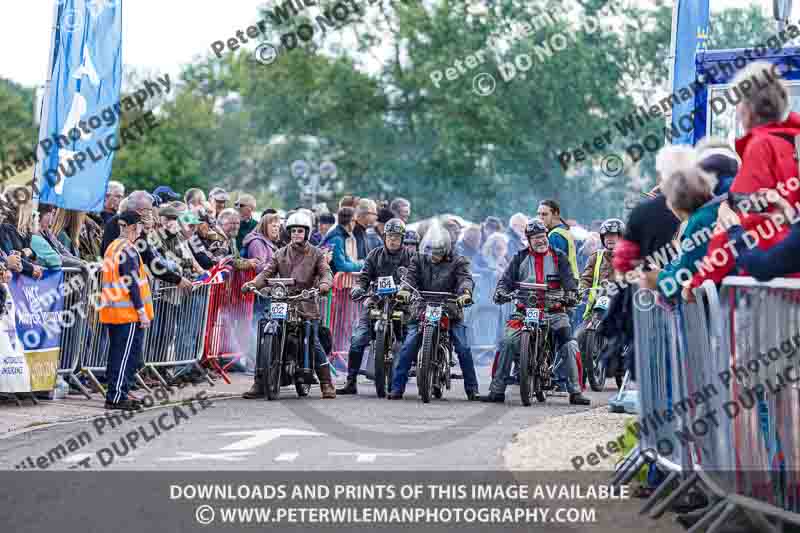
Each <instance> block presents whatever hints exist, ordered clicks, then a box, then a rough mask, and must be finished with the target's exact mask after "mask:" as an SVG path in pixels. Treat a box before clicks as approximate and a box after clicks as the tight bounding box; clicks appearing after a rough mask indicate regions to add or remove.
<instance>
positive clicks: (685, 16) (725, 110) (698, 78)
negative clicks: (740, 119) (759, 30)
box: [667, 0, 800, 145]
mask: <svg viewBox="0 0 800 533" xmlns="http://www.w3.org/2000/svg"><path fill="white" fill-rule="evenodd" d="M771 3H772V9H773V17H774V18H775V22H776V29H775V33H774V37H775V38H776V40H774V41H772V42H771V44H767V42H766V41H767V37H765V39H764V41H765V42H764V43H753V48H739V49H732V50H713V51H712V50H707V49H706V41H707V39H708V37H709V36H710V33H711V31H712V30H711V28H712V24H713V23H711V24H710V23H709V0H677V1H676V2H675V7H674V9H673V14H672V39H671V43H670V87H671V88H672V95H671V98H672V115H671V118H670V122H671V123H670V124H668V128H669V132H670V133H669V134H668V135H667V138H668V141H669V142H671V143H672V144H689V145H694V144H696V143H697V141H699V140H700V139H702V138H703V137H705V136H706V135H714V136H716V137H721V138H724V139H727V140H728V141H729V142H730V144H731V145H733V144H734V139H736V138H737V137H740V136H741V135H742V131H741V127H740V125H739V124H738V123H737V119H736V106H735V104H736V98H737V94H736V91H729V90H728V89H730V88H731V82H732V80H733V78H734V77H735V76H736V74H737V73H738V72H739V71H740V70H742V69H743V68H745V67H746V66H747V65H748V64H750V63H752V62H753V61H767V62H770V63H773V64H776V65H779V67H778V68H779V69H780V70H779V72H780V73H781V75H782V77H783V79H784V80H786V83H787V85H788V87H789V91H790V97H791V103H792V110H793V111H800V48H798V47H786V46H784V43H785V42H786V41H789V40H791V39H793V38H794V37H797V35H794V36H792V34H791V32H787V31H785V30H786V28H787V25H788V24H789V23H790V21H789V18H790V15H791V10H792V0H771ZM781 32H784V33H783V34H781ZM775 43H780V44H779V45H778V46H775Z"/></svg>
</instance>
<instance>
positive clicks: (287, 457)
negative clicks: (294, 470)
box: [273, 452, 300, 463]
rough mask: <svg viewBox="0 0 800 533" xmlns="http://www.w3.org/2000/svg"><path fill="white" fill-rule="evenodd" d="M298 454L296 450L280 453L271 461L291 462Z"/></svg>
mask: <svg viewBox="0 0 800 533" xmlns="http://www.w3.org/2000/svg"><path fill="white" fill-rule="evenodd" d="M299 455H300V454H299V453H297V452H291V453H282V454H280V455H279V456H278V457H276V458H275V459H273V461H275V462H276V463H293V462H294V460H295V459H297V457H298V456H299Z"/></svg>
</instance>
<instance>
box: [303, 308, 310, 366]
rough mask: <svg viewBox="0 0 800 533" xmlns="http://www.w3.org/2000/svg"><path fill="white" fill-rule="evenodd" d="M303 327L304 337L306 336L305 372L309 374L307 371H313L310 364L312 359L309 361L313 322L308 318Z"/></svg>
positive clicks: (304, 352)
mask: <svg viewBox="0 0 800 533" xmlns="http://www.w3.org/2000/svg"><path fill="white" fill-rule="evenodd" d="M303 329H304V335H303V337H304V338H303V373H306V374H307V373H309V372H311V366H310V361H309V353H308V352H309V348H310V346H309V344H310V343H309V341H310V337H311V322H310V321H308V320H306V321H305V322H303Z"/></svg>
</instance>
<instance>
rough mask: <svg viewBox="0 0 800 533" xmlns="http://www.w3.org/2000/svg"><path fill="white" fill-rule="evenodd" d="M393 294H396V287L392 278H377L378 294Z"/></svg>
mask: <svg viewBox="0 0 800 533" xmlns="http://www.w3.org/2000/svg"><path fill="white" fill-rule="evenodd" d="M395 292H397V287H396V286H395V284H394V278H393V277H392V276H383V277H380V278H378V294H394V293H395Z"/></svg>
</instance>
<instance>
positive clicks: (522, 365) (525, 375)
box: [519, 331, 538, 406]
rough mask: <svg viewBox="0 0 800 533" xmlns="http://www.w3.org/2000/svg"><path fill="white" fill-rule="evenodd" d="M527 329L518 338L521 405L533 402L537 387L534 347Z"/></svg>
mask: <svg viewBox="0 0 800 533" xmlns="http://www.w3.org/2000/svg"><path fill="white" fill-rule="evenodd" d="M531 341H532V338H531V334H530V332H529V331H523V332H522V334H521V335H520V339H519V346H520V350H519V394H520V396H521V397H522V405H524V406H529V405H531V403H533V394H534V391H535V390H536V389H537V381H538V380H537V372H536V349H535V348H534V346H532V342H531Z"/></svg>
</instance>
